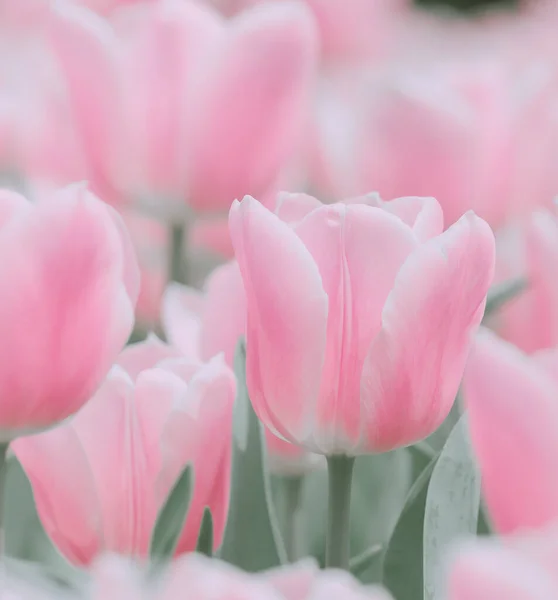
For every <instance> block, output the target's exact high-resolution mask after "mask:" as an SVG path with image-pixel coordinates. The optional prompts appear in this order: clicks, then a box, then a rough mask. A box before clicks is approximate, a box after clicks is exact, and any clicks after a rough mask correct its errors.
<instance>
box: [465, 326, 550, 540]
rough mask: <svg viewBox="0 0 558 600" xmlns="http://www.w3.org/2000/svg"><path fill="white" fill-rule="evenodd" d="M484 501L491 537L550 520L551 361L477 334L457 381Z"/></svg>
mask: <svg viewBox="0 0 558 600" xmlns="http://www.w3.org/2000/svg"><path fill="white" fill-rule="evenodd" d="M463 390H464V400H465V404H466V407H467V410H468V413H469V428H470V432H471V439H472V443H473V448H474V451H475V454H476V456H477V458H478V461H479V464H480V468H481V472H482V484H483V491H484V497H485V500H486V504H487V507H488V509H489V512H490V517H491V521H492V524H493V526H494V528H495V529H496V531H498V532H499V533H511V532H515V531H517V530H521V529H524V528H539V527H543V526H545V525H547V524H549V523H552V522H553V521H555V520H557V519H558V436H557V435H556V433H557V432H558V401H557V399H558V355H557V354H556V351H555V350H554V351H552V352H550V351H547V352H545V353H544V354H542V355H540V356H534V357H529V356H527V355H525V354H523V353H522V352H521V351H520V350H518V349H517V348H516V347H515V346H512V345H511V344H509V343H507V342H505V341H503V340H501V339H499V338H497V337H496V336H495V335H494V334H492V333H490V332H489V331H483V332H482V334H479V336H478V338H477V340H476V342H475V345H474V347H473V350H472V352H471V354H470V357H469V362H468V364H467V369H466V372H465V377H464V380H463Z"/></svg>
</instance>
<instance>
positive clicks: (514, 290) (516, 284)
mask: <svg viewBox="0 0 558 600" xmlns="http://www.w3.org/2000/svg"><path fill="white" fill-rule="evenodd" d="M527 283H528V282H527V280H526V279H525V278H524V277H518V278H516V279H509V280H508V281H503V282H502V283H497V284H495V285H493V286H492V287H491V288H490V290H489V291H488V295H487V298H486V308H485V310H484V318H485V319H486V318H487V317H488V316H490V315H492V314H494V313H495V312H496V311H497V310H498V309H499V308H501V307H502V306H503V305H504V304H506V302H509V301H510V300H513V298H515V297H516V296H519V294H521V292H523V291H524V290H525V289H526V288H527Z"/></svg>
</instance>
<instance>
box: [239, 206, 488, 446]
mask: <svg viewBox="0 0 558 600" xmlns="http://www.w3.org/2000/svg"><path fill="white" fill-rule="evenodd" d="M296 198H297V197H296V196H295V202H294V204H295V207H294V208H296V204H297V202H296ZM312 201H313V202H314V203H315V204H316V205H317V207H316V208H314V209H313V210H311V211H310V212H308V214H306V216H304V217H303V218H301V219H299V220H296V219H294V218H293V220H292V221H291V223H290V224H288V223H285V222H283V221H281V220H280V218H278V217H277V216H275V215H274V214H273V213H271V212H270V211H268V210H267V209H265V208H264V207H263V206H262V205H261V204H259V203H258V202H256V201H255V200H254V199H253V198H250V197H246V198H244V200H243V201H242V202H241V203H239V202H235V203H234V204H233V207H232V209H231V213H230V228H231V236H232V239H233V244H234V247H235V252H236V256H237V259H238V262H239V265H240V271H241V273H242V278H243V281H244V288H245V290H246V296H247V317H248V320H247V328H246V343H247V384H248V389H249V392H250V397H251V400H252V403H253V405H254V408H255V410H256V412H257V414H258V416H259V417H260V419H261V420H262V421H263V422H264V424H265V425H266V426H268V427H269V428H270V429H271V430H272V431H273V432H274V433H277V434H279V435H280V436H281V437H283V438H284V439H286V440H288V441H290V442H293V443H296V444H299V445H301V446H303V447H305V448H307V449H309V450H311V451H313V452H317V453H320V454H337V453H346V454H353V455H354V454H359V453H367V452H382V451H387V450H391V449H393V448H397V447H399V446H405V445H408V444H411V443H414V442H415V441H417V440H420V439H422V438H424V437H426V436H428V435H429V434H430V433H432V432H433V431H434V430H435V429H436V428H437V427H438V426H439V425H440V424H441V423H442V421H443V420H444V418H445V417H446V415H447V414H448V412H449V410H450V408H451V405H452V404H453V401H454V398H455V394H456V392H457V388H458V386H459V382H460V379H461V376H462V373H463V369H464V366H465V361H466V359H467V354H468V350H469V347H470V337H471V334H472V333H474V331H475V330H476V328H477V326H478V325H479V323H480V320H481V318H482V315H483V312H484V304H485V299H486V293H487V290H488V286H489V285H490V282H491V280H492V274H493V267H494V264H493V263H494V238H493V235H492V232H491V231H490V228H489V227H488V226H487V225H486V223H485V222H484V221H482V220H481V219H479V218H478V217H476V216H475V215H474V214H472V213H469V214H467V215H465V216H464V217H463V218H462V219H460V220H459V222H458V223H457V224H455V225H454V226H452V227H451V228H450V229H448V230H447V231H446V232H445V233H441V222H440V223H439V225H438V226H439V230H438V232H437V233H439V235H437V236H435V237H433V238H431V239H429V240H427V241H424V238H423V237H421V236H420V235H419V234H418V233H417V232H416V231H415V230H414V229H413V227H411V226H409V225H408V224H407V223H405V222H404V220H402V219H401V218H400V217H398V216H397V215H395V214H392V213H391V212H390V211H388V210H385V209H383V208H379V207H371V206H367V205H364V204H356V203H353V204H343V203H339V204H333V205H330V206H327V205H324V206H322V205H319V203H318V202H317V201H316V200H315V199H312V198H310V197H300V199H299V201H298V204H304V205H305V206H306V208H304V210H301V211H300V212H301V214H304V211H305V210H307V208H308V205H311V204H312ZM410 201H411V202H413V201H414V199H410ZM425 206H426V203H425ZM292 208H293V207H291V210H292ZM424 210H426V208H424ZM419 215H421V218H420V219H419V218H418V217H417V218H416V219H415V223H416V222H417V221H419V220H420V221H421V222H423V227H424V226H425V225H424V222H425V221H428V218H432V219H438V212H436V211H434V212H433V213H432V216H431V217H428V218H427V217H426V216H424V213H423V212H422V211H419ZM295 216H296V215H294V214H293V217H295ZM436 222H438V221H436ZM426 230H430V231H432V228H431V227H426ZM270 269H271V271H270ZM270 273H271V275H270ZM456 290H459V293H457V292H456ZM433 365H435V366H433Z"/></svg>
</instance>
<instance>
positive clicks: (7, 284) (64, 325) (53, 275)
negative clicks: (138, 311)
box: [0, 186, 139, 441]
mask: <svg viewBox="0 0 558 600" xmlns="http://www.w3.org/2000/svg"><path fill="white" fill-rule="evenodd" d="M0 247H1V255H2V260H1V261H0V272H1V275H2V281H3V285H2V292H1V293H0V305H1V309H0V314H1V318H0V334H1V336H2V340H3V342H2V348H3V350H2V359H1V361H0V363H1V364H0V395H1V397H2V410H1V411H0V412H1V416H0V432H1V434H0V437H1V438H2V439H3V440H4V441H7V440H10V439H12V438H13V437H15V436H17V435H19V434H21V433H22V432H25V431H34V430H40V429H43V428H46V427H49V426H51V425H54V424H56V423H57V422H59V421H62V420H64V419H65V418H66V417H68V416H69V415H71V414H73V413H75V412H76V411H77V410H79V409H80V408H81V406H82V405H83V404H84V403H85V402H86V401H87V400H88V399H89V398H90V396H91V395H92V394H93V393H94V392H95V390H96V388H97V387H98V386H99V385H100V384H101V382H102V380H103V378H104V376H105V375H106V373H107V372H108V370H109V369H110V366H111V364H112V362H113V361H114V359H115V357H116V356H117V354H118V352H119V351H120V350H121V348H122V347H123V346H124V344H125V343H126V341H127V339H128V336H129V335H130V332H131V331H132V327H133V324H134V306H135V302H136V299H137V295H138V287H139V274H138V267H137V262H136V259H135V256H134V253H133V249H132V247H131V243H130V240H129V238H128V235H127V232H126V231H125V229H124V227H123V225H122V223H121V221H120V218H119V217H118V215H117V214H116V213H115V212H114V211H113V210H112V209H110V208H109V207H107V206H106V205H105V204H103V203H102V202H101V201H100V200H98V199H97V198H95V197H94V196H93V195H92V194H90V193H89V192H88V191H87V190H86V188H85V187H83V186H72V187H68V188H65V189H63V190H60V191H58V192H55V193H53V194H52V196H51V197H49V198H48V199H46V200H45V201H44V202H40V203H37V204H31V203H30V202H28V201H27V200H26V199H25V198H23V197H22V196H20V195H18V194H16V193H13V192H8V191H2V192H0ZM2 269H3V270H2Z"/></svg>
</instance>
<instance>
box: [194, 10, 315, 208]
mask: <svg viewBox="0 0 558 600" xmlns="http://www.w3.org/2000/svg"><path fill="white" fill-rule="evenodd" d="M316 50H317V39H316V31H315V26H314V22H313V20H312V15H311V13H310V11H309V10H308V8H307V7H305V6H304V5H303V4H301V3H295V2H281V3H276V4H274V5H272V4H268V5H265V4H262V5H259V6H255V7H254V8H252V9H250V10H247V11H244V12H243V13H241V14H240V15H239V16H238V17H237V18H235V19H233V20H232V21H231V22H230V27H229V28H228V30H227V34H226V35H225V36H224V37H223V40H222V43H221V44H220V45H219V46H218V47H217V48H216V49H215V53H214V54H213V55H212V56H211V57H210V59H209V60H208V61H207V62H206V65H205V67H204V70H203V73H202V76H201V77H200V78H199V79H200V81H199V82H198V84H197V86H196V90H193V91H194V92H195V93H193V94H190V98H189V100H190V102H191V104H189V105H188V107H187V108H186V111H187V116H188V117H189V119H190V123H189V125H188V132H189V140H190V153H189V167H190V168H189V184H190V197H189V200H190V202H191V203H193V206H194V207H195V208H197V209H204V210H208V211H216V210H219V209H220V210H223V209H227V208H228V207H229V206H230V204H231V202H232V200H233V199H234V198H238V197H240V196H241V195H242V194H246V193H249V194H252V195H255V196H256V197H261V196H262V195H263V194H265V193H266V192H267V191H268V189H269V188H270V187H271V186H272V185H273V184H274V183H275V180H276V179H277V178H278V176H279V171H280V169H281V168H282V167H283V165H284V162H285V160H286V159H288V158H289V156H290V154H291V153H292V152H293V150H294V148H295V145H296V143H297V140H298V132H299V130H300V125H301V119H302V117H303V115H304V108H305V104H306V100H307V97H308V92H309V86H310V84H311V77H312V74H313V70H314V67H315V59H316V56H317V52H316Z"/></svg>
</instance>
